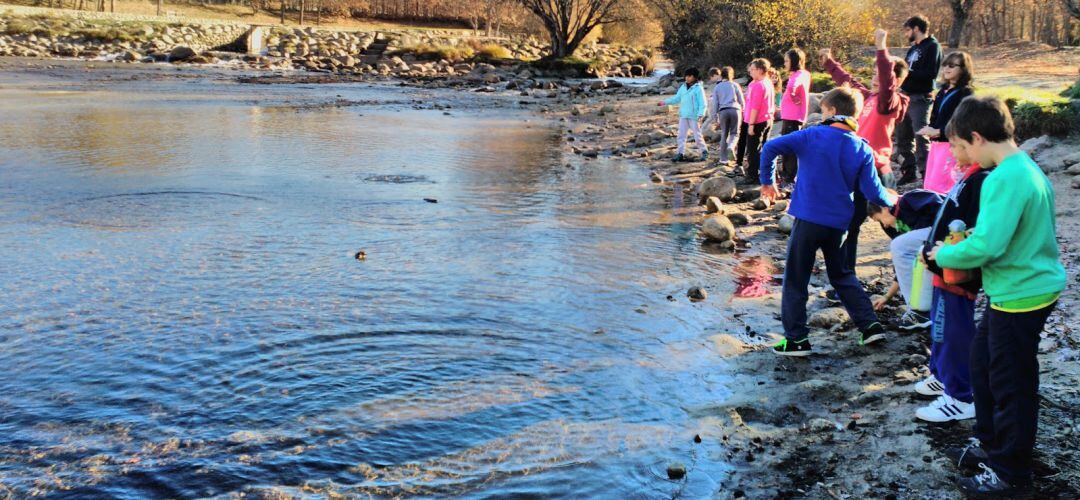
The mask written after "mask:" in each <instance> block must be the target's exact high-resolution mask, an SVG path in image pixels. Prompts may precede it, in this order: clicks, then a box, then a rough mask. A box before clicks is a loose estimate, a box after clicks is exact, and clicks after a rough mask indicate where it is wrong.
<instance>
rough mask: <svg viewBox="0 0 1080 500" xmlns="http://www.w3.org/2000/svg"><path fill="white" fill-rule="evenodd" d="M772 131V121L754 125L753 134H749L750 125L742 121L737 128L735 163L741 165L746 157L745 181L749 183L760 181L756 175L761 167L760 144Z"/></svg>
mask: <svg viewBox="0 0 1080 500" xmlns="http://www.w3.org/2000/svg"><path fill="white" fill-rule="evenodd" d="M770 132H772V122H762V123H758V124H757V125H754V135H750V126H749V124H748V123H746V122H743V124H742V126H741V127H740V128H739V146H738V151H737V152H736V157H735V164H736V165H742V163H743V159H744V158H746V159H747V160H748V162H749V166H748V167H747V168H746V181H747V182H749V183H751V184H757V183H759V182H761V179H760V178H759V177H758V172H760V167H761V146H762V145H764V144H765V141H766V140H768V139H769V133H770Z"/></svg>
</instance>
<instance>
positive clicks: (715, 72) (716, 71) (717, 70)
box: [709, 66, 720, 76]
mask: <svg viewBox="0 0 1080 500" xmlns="http://www.w3.org/2000/svg"><path fill="white" fill-rule="evenodd" d="M719 75H720V68H717V67H715V66H714V67H712V68H709V76H719Z"/></svg>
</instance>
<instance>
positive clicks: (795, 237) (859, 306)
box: [780, 219, 877, 341]
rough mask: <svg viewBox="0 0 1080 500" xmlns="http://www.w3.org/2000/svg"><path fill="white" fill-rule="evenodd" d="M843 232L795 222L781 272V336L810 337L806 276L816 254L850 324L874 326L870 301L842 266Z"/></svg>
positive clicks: (845, 265)
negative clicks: (782, 289) (819, 254)
mask: <svg viewBox="0 0 1080 500" xmlns="http://www.w3.org/2000/svg"><path fill="white" fill-rule="evenodd" d="M843 240H844V230H843V229H836V228H831V227H828V226H822V225H820V224H814V223H813V222H808V221H805V220H800V219H796V220H795V225H794V226H793V227H792V229H791V236H790V237H789V238H788V247H787V265H786V267H785V268H784V291H783V295H782V296H781V298H780V316H781V321H782V322H783V323H784V336H785V337H787V338H788V340H792V341H800V340H803V339H805V338H806V337H807V335H809V334H810V329H809V328H808V327H807V326H806V300H807V299H808V298H809V294H808V293H807V291H806V287H807V286H809V285H810V274H811V273H813V271H814V261H815V260H817V251H818V250H819V249H820V250H821V253H823V254H824V255H825V272H826V273H827V274H828V276H829V283H831V284H832V286H833V288H835V289H836V292H837V293H838V294H839V295H840V302H842V303H843V304H844V308H845V309H847V311H848V314H850V315H851V320H852V321H854V322H855V325H856V326H858V327H859V328H860V329H865V328H866V327H868V326H870V325H872V324H873V323H875V322H877V314H875V313H874V306H873V305H872V304H871V303H870V297H868V296H867V295H866V292H865V291H863V288H862V285H861V284H860V283H859V280H858V278H856V277H855V272H854V271H852V270H851V268H849V267H848V266H847V264H845V262H844V253H843V250H842V248H841V246H842V244H843Z"/></svg>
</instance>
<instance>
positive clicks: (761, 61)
mask: <svg viewBox="0 0 1080 500" xmlns="http://www.w3.org/2000/svg"><path fill="white" fill-rule="evenodd" d="M750 65H751V66H753V67H755V68H757V69H759V70H761V71H763V72H765V74H766V75H767V74H769V70H770V69H772V63H771V62H769V60H768V59H765V58H764V57H759V58H757V59H754V60H753V61H750Z"/></svg>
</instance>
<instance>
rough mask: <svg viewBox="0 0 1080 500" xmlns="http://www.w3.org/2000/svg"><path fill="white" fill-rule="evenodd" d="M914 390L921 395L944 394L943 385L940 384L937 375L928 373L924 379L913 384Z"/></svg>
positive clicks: (933, 395)
mask: <svg viewBox="0 0 1080 500" xmlns="http://www.w3.org/2000/svg"><path fill="white" fill-rule="evenodd" d="M915 392H917V393H919V394H922V395H923V396H929V397H937V396H941V395H942V394H945V386H944V385H941V382H939V381H938V379H937V377H935V376H933V375H930V376H929V377H926V379H925V380H923V381H921V382H919V383H917V384H915Z"/></svg>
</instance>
